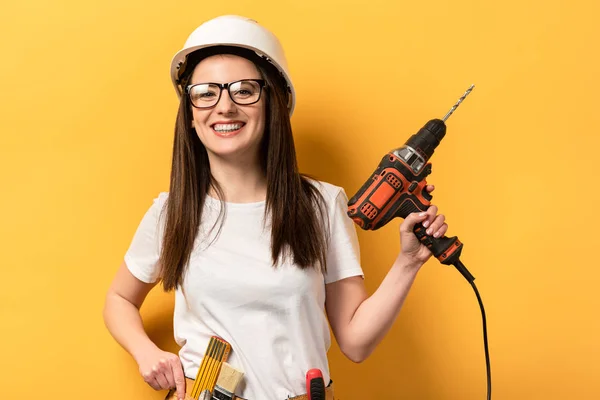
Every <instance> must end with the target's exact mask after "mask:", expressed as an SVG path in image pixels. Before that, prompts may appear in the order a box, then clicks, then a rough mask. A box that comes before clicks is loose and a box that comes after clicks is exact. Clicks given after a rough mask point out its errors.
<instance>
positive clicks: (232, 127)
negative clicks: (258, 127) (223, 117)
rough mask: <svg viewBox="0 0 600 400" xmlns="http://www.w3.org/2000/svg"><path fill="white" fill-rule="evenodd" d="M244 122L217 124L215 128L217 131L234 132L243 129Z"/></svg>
mask: <svg viewBox="0 0 600 400" xmlns="http://www.w3.org/2000/svg"><path fill="white" fill-rule="evenodd" d="M241 127H242V124H215V125H214V126H213V129H214V130H215V131H217V132H233V131H237V130H238V129H241Z"/></svg>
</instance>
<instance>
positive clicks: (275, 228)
mask: <svg viewBox="0 0 600 400" xmlns="http://www.w3.org/2000/svg"><path fill="white" fill-rule="evenodd" d="M214 54H235V55H238V56H241V57H244V58H247V59H249V60H250V61H252V62H253V63H254V64H255V65H256V67H257V68H258V70H259V72H260V74H261V75H262V78H263V79H265V80H266V81H267V87H266V88H265V92H264V93H263V96H264V100H263V101H265V108H266V123H265V132H264V135H263V139H262V143H261V149H260V153H261V154H260V160H261V167H262V169H263V171H264V173H265V174H266V178H267V198H266V206H265V218H267V217H269V216H270V218H271V258H272V262H273V266H275V265H276V264H277V261H278V260H279V259H280V257H291V260H292V261H293V262H294V263H295V264H296V265H297V266H298V267H300V268H303V269H304V268H311V267H315V268H321V270H322V271H326V268H327V266H326V252H327V248H326V247H327V238H328V235H329V234H328V223H327V221H328V218H327V210H326V207H325V201H324V199H323V196H322V195H321V193H320V192H319V190H318V189H317V188H316V187H315V186H314V185H313V183H311V181H310V178H309V177H308V176H306V175H304V174H301V173H300V172H299V170H298V163H297V159H296V149H295V146H294V138H293V136H292V127H291V122H290V117H289V112H288V108H287V104H288V101H289V97H288V96H289V92H288V90H287V85H286V84H285V81H284V80H283V78H282V76H281V75H280V74H279V71H278V70H277V69H276V68H275V67H274V66H273V65H271V64H270V63H268V62H267V61H265V60H263V59H261V58H259V57H258V56H256V54H255V53H254V52H252V51H250V50H246V49H239V48H233V47H224V46H218V47H214V48H210V49H205V50H202V52H195V53H192V54H190V55H189V56H188V60H187V62H186V66H185V67H184V68H185V71H184V72H183V75H182V78H181V82H182V87H185V86H186V85H187V83H188V82H189V79H190V77H191V75H192V72H193V70H194V68H195V66H196V65H197V64H198V62H200V61H201V60H202V59H204V58H206V57H208V56H210V55H214ZM191 107H192V106H191V104H190V101H189V97H188V96H186V95H185V94H184V95H182V96H181V101H180V104H179V110H178V113H177V119H176V123H175V140H174V143H173V156H172V165H171V181H170V189H169V198H168V201H167V203H166V208H165V210H164V211H165V213H166V218H165V229H164V234H163V242H162V250H161V254H160V258H159V265H160V267H161V278H162V285H163V288H164V290H165V291H169V290H172V289H176V288H177V287H178V286H180V285H181V284H182V283H183V276H184V274H185V271H186V268H187V264H188V262H189V260H190V255H191V253H192V250H193V246H194V241H195V239H196V236H197V234H198V230H199V227H200V221H201V219H202V210H203V207H204V202H205V199H206V196H207V194H208V192H209V190H210V189H211V188H213V189H214V190H215V192H216V193H217V194H218V196H219V198H220V199H221V201H222V200H223V195H222V191H221V189H220V188H219V184H218V182H216V180H215V179H214V178H213V176H212V175H211V171H210V164H209V161H208V154H207V152H206V148H205V147H204V145H203V144H202V142H201V141H200V139H199V138H198V135H197V134H196V131H195V129H194V128H193V127H192V126H191V121H192V111H191ZM221 209H222V210H223V209H224V207H221ZM220 217H221V222H222V217H224V216H223V215H221V216H220ZM218 220H219V219H217V221H218Z"/></svg>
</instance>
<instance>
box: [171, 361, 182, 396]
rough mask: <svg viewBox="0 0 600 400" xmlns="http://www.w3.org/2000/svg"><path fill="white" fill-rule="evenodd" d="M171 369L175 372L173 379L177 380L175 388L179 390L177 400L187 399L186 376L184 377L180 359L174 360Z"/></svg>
mask: <svg viewBox="0 0 600 400" xmlns="http://www.w3.org/2000/svg"><path fill="white" fill-rule="evenodd" d="M171 369H172V371H173V378H174V380H175V388H176V390H177V399H178V400H184V399H185V376H184V375H183V368H182V367H181V363H180V362H179V359H176V360H174V361H173V362H172V363H171Z"/></svg>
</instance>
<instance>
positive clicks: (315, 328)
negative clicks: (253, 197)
mask: <svg viewBox="0 0 600 400" xmlns="http://www.w3.org/2000/svg"><path fill="white" fill-rule="evenodd" d="M313 182H314V183H316V184H317V187H318V188H319V190H320V192H321V193H322V194H323V197H324V199H325V202H326V204H327V210H328V214H329V226H330V232H331V236H330V242H329V245H328V250H327V273H326V274H325V275H323V274H321V272H319V271H317V270H315V269H314V268H309V269H304V270H302V269H300V268H298V267H296V266H294V265H293V264H291V263H289V261H284V262H280V263H279V264H278V265H277V266H276V267H275V268H274V267H273V266H272V261H271V235H270V229H269V222H267V225H266V226H265V224H264V222H263V220H264V209H265V202H264V201H262V202H257V203H226V213H225V220H224V225H223V227H222V230H221V232H220V234H219V235H218V237H217V238H216V240H215V241H214V242H212V243H211V241H212V240H213V239H214V238H215V236H216V234H217V231H218V224H220V221H219V222H218V224H217V227H216V228H214V229H213V230H212V232H211V228H212V227H213V225H214V223H215V220H216V218H217V216H218V214H219V209H220V202H219V201H218V200H216V199H214V198H212V197H207V199H206V202H205V207H204V211H203V216H202V222H201V226H200V229H199V234H198V237H197V240H196V243H195V246H194V250H193V252H192V255H191V259H190V263H189V266H188V269H187V273H186V275H185V277H184V281H183V287H180V288H177V290H176V291H175V311H174V321H173V322H174V335H175V341H176V342H177V344H178V345H179V346H181V349H180V352H179V356H180V359H181V362H182V364H183V368H184V372H185V375H186V376H187V377H189V378H192V379H195V378H196V375H197V373H198V369H199V366H200V364H201V362H202V357H203V353H204V351H205V350H206V348H207V345H208V341H209V339H210V337H211V336H213V335H216V336H219V337H222V338H223V339H224V340H226V341H227V342H229V343H230V344H231V353H230V355H229V358H228V360H227V362H228V363H229V364H231V365H232V366H233V367H234V368H236V369H239V370H241V371H243V372H244V378H243V380H242V382H241V383H240V385H239V386H238V389H237V390H236V395H237V396H240V397H243V398H247V399H250V400H271V399H273V400H282V399H286V398H287V397H288V396H290V397H293V396H297V395H300V394H303V393H305V392H306V382H305V377H306V372H307V371H308V370H309V369H311V368H319V369H320V370H321V371H322V372H323V378H324V379H325V382H326V383H327V382H329V379H330V374H329V365H328V361H327V351H328V349H329V346H330V340H331V339H330V334H329V325H328V322H327V318H326V314H325V309H324V305H325V284H327V283H331V282H335V281H337V280H340V279H344V278H347V277H351V276H363V271H362V269H361V266H360V256H359V248H358V240H357V235H356V230H355V226H354V222H352V220H351V219H350V218H349V217H348V216H347V214H346V210H347V202H348V198H347V196H346V193H345V192H344V190H343V189H342V188H340V187H337V186H334V185H331V184H328V183H325V182H318V181H313ZM167 198H168V194H167V193H160V194H159V196H158V198H156V199H155V200H154V203H153V204H152V206H151V207H150V209H149V210H148V211H147V212H146V214H145V216H144V218H143V219H142V221H141V223H140V225H139V227H138V229H137V231H136V233H135V235H134V237H133V240H132V243H131V245H130V247H129V249H128V251H127V253H126V255H125V262H126V264H127V266H128V268H129V270H130V271H131V273H132V274H133V275H134V276H135V277H137V278H138V279H140V280H141V281H143V282H155V281H156V280H157V279H158V278H159V269H158V267H157V260H158V256H159V252H160V247H161V238H162V232H163V229H164V218H162V217H161V215H160V212H161V210H162V208H163V206H164V204H165V202H166V201H167Z"/></svg>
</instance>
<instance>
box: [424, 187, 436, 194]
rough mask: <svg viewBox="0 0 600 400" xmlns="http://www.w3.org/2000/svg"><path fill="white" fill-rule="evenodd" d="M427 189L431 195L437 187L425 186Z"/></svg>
mask: <svg viewBox="0 0 600 400" xmlns="http://www.w3.org/2000/svg"><path fill="white" fill-rule="evenodd" d="M425 189H426V190H427V191H428V192H429V193H431V192H433V191H434V190H435V186H433V185H427V186H425Z"/></svg>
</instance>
